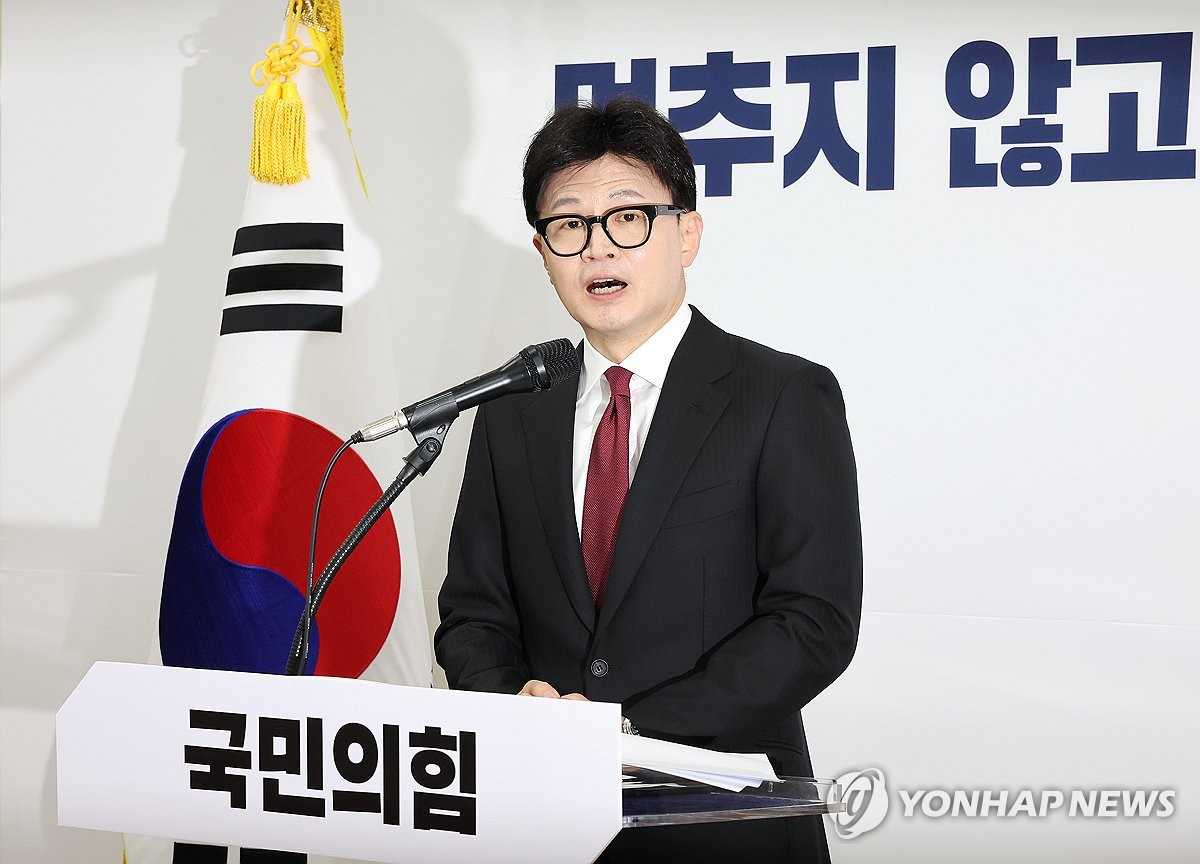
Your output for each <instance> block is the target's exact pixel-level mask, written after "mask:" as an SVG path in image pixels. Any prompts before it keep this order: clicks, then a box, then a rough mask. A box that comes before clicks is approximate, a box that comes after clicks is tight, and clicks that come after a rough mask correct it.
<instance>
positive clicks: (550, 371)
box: [536, 339, 579, 389]
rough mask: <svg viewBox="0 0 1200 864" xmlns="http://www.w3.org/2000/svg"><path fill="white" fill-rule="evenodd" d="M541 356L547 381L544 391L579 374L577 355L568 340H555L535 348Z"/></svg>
mask: <svg viewBox="0 0 1200 864" xmlns="http://www.w3.org/2000/svg"><path fill="white" fill-rule="evenodd" d="M536 348H537V350H538V353H540V354H541V355H542V362H543V363H544V364H545V366H546V373H547V375H548V376H549V379H550V380H549V381H548V382H547V384H546V389H549V388H551V387H553V386H554V385H555V384H557V383H558V382H560V381H563V380H565V379H567V378H570V377H572V376H573V375H576V374H578V373H579V354H578V353H577V352H576V351H575V346H574V345H572V344H571V340H570V339H555V340H554V341H553V342H543V343H541V344H540V345H537V346H536Z"/></svg>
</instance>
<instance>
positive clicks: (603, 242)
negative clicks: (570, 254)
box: [579, 222, 619, 259]
mask: <svg viewBox="0 0 1200 864" xmlns="http://www.w3.org/2000/svg"><path fill="white" fill-rule="evenodd" d="M618 248H619V247H618V246H617V245H616V244H615V243H613V242H612V240H610V239H609V236H608V232H607V231H605V230H604V226H603V225H601V224H600V223H599V222H596V223H594V224H593V225H592V233H591V236H590V237H588V241H587V244H586V245H585V246H584V247H583V249H582V250H581V251H580V253H579V257H581V258H592V259H595V258H603V257H605V256H608V257H612V255H613V254H614V253H615V252H616V250H617V249H618Z"/></svg>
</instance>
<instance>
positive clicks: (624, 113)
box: [522, 94, 696, 225]
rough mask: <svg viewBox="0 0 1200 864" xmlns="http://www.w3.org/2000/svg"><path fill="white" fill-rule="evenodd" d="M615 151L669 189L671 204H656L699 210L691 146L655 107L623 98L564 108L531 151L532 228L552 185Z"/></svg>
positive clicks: (528, 196)
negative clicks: (550, 182)
mask: <svg viewBox="0 0 1200 864" xmlns="http://www.w3.org/2000/svg"><path fill="white" fill-rule="evenodd" d="M609 153H611V154H612V155H614V156H619V157H621V158H622V159H628V160H630V161H635V160H636V161H637V162H640V163H642V164H643V165H645V166H646V167H647V168H649V169H650V171H651V172H653V174H654V175H655V176H656V177H657V178H658V179H659V180H660V181H661V182H662V184H663V185H664V186H666V187H667V191H668V192H670V193H671V200H670V201H662V202H655V203H662V204H675V205H677V206H679V207H684V208H686V209H688V210H695V209H696V166H695V165H694V164H693V163H692V154H691V153H690V152H689V151H688V148H687V144H685V143H684V140H683V138H682V137H680V135H679V133H678V132H676V131H675V127H674V126H672V125H671V123H670V121H669V120H667V118H666V117H664V116H663V115H661V114H659V113H658V111H657V110H655V108H654V106H653V105H650V104H648V103H646V102H643V101H642V100H641V99H639V98H637V97H636V96H632V95H629V94H622V95H620V96H614V97H613V98H612V99H610V100H609V101H608V102H607V103H605V104H604V106H603V107H599V108H597V107H594V106H591V105H568V106H564V107H562V108H559V109H558V110H557V111H555V112H554V113H553V114H551V115H550V119H549V120H547V121H546V123H545V125H544V126H542V128H541V129H540V130H538V133H537V134H536V135H535V136H534V137H533V141H532V142H531V143H530V145H529V150H528V151H526V153H525V171H524V182H523V185H522V195H523V196H524V199H525V218H526V219H527V220H528V221H529V224H530V225H533V223H534V221H535V220H536V219H537V218H538V215H539V214H538V203H539V199H540V198H541V196H542V190H543V189H544V188H545V186H546V181H548V180H549V179H550V178H551V177H553V176H554V175H555V174H556V173H558V172H559V171H562V170H563V169H564V168H572V167H576V166H583V165H586V164H587V163H588V162H594V161H596V160H597V159H599V158H600V157H602V156H605V155H606V154H609Z"/></svg>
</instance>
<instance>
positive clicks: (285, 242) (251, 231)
mask: <svg viewBox="0 0 1200 864" xmlns="http://www.w3.org/2000/svg"><path fill="white" fill-rule="evenodd" d="M342 234H343V231H342V225H341V223H339V222H273V223H271V224H269V225H246V226H244V227H242V228H239V229H238V230H237V234H236V235H235V236H234V238H233V254H234V255H239V254H241V253H242V252H263V251H265V250H267V249H337V250H339V251H340V250H342V249H344V248H345V247H344V246H343V241H342Z"/></svg>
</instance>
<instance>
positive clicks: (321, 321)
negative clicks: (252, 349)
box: [221, 303, 342, 336]
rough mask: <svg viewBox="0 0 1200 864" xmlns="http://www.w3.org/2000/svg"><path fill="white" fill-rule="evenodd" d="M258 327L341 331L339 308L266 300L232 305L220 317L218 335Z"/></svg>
mask: <svg viewBox="0 0 1200 864" xmlns="http://www.w3.org/2000/svg"><path fill="white" fill-rule="evenodd" d="M259 330H310V331H315V332H319V333H341V332H342V307H341V306H318V305H312V304H307V303H265V304H263V305H261V306H234V307H232V308H230V309H226V310H225V312H224V314H222V316H221V335H222V336H224V335H225V334H227V333H251V332H254V331H259Z"/></svg>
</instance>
